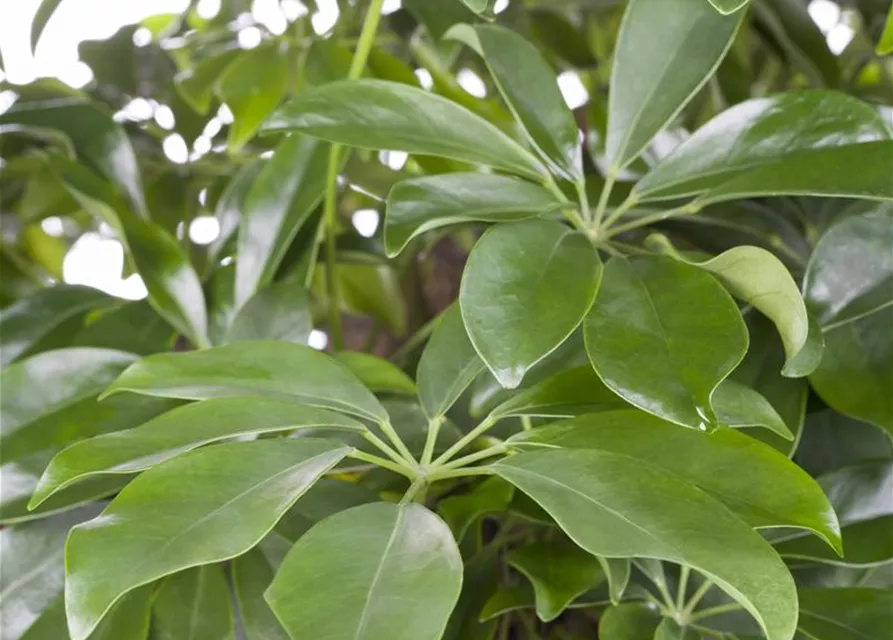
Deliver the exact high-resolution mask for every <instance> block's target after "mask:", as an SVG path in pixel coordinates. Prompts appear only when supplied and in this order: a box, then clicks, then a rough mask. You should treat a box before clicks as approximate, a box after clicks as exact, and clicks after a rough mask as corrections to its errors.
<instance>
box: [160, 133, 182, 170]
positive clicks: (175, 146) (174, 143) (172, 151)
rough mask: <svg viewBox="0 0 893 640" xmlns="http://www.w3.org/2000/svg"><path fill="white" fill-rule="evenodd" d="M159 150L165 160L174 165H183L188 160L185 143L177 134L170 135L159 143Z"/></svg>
mask: <svg viewBox="0 0 893 640" xmlns="http://www.w3.org/2000/svg"><path fill="white" fill-rule="evenodd" d="M161 149H162V150H163V151H164V155H166V156H167V159H168V160H170V161H171V162H173V163H175V164H183V163H185V162H186V161H187V160H189V149H188V148H187V147H186V141H185V140H184V139H183V136H181V135H180V134H179V133H172V134H171V135H169V136H168V137H166V138H165V139H164V141H163V142H162V143H161Z"/></svg>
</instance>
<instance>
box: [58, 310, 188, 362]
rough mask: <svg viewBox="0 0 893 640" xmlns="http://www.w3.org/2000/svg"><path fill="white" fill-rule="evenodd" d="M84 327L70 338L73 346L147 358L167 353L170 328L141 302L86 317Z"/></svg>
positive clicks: (169, 344)
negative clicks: (108, 350) (110, 350)
mask: <svg viewBox="0 0 893 640" xmlns="http://www.w3.org/2000/svg"><path fill="white" fill-rule="evenodd" d="M86 325H87V326H85V327H84V328H83V329H81V330H80V331H79V332H78V333H77V334H76V335H75V336H74V338H72V345H71V346H76V347H102V348H105V349H118V350H121V351H124V350H126V351H130V352H131V353H136V354H139V355H149V354H150V353H157V352H159V351H168V350H169V349H170V348H171V346H172V344H173V342H174V330H173V328H172V327H171V326H170V325H169V324H168V323H167V322H166V321H165V320H164V318H162V317H161V316H160V315H159V314H158V313H157V312H156V311H155V310H154V309H153V308H152V307H151V305H150V304H149V303H148V302H146V301H145V300H143V301H140V302H129V303H127V304H124V305H122V306H120V307H117V308H115V309H109V310H104V311H102V312H101V313H100V314H99V315H98V316H97V315H96V314H90V315H89V316H88V317H87V318H86Z"/></svg>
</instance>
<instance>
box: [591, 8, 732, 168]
mask: <svg viewBox="0 0 893 640" xmlns="http://www.w3.org/2000/svg"><path fill="white" fill-rule="evenodd" d="M744 13H745V12H744V11H739V12H737V13H736V14H735V15H730V16H725V15H722V14H721V13H718V12H717V11H715V10H714V9H713V7H711V6H710V5H709V4H708V3H707V2H706V1H705V0H631V2H630V3H629V4H628V6H627V8H626V13H625V14H624V16H623V23H622V25H621V27H620V35H619V41H618V43H617V49H616V51H615V53H614V64H613V67H612V70H611V91H610V95H609V102H608V137H607V142H606V154H607V159H608V162H609V163H610V165H611V172H612V173H615V174H616V172H618V171H619V170H620V169H622V168H623V167H625V166H626V165H628V164H629V163H630V162H632V161H633V160H634V159H635V158H636V157H637V156H638V155H639V154H640V153H641V152H642V150H643V149H644V148H645V146H646V145H647V144H648V143H649V142H650V141H651V139H652V138H653V137H654V136H655V135H656V134H657V133H658V132H659V131H660V130H661V129H663V128H664V127H665V126H666V125H667V124H669V123H670V122H671V121H672V120H673V118H675V117H676V115H677V114H678V113H679V112H680V111H681V110H682V109H683V107H685V105H686V103H688V101H689V100H691V98H692V96H694V95H695V93H697V91H698V90H699V89H700V88H701V87H702V86H703V85H704V83H705V82H707V80H708V79H709V78H710V76H711V75H712V74H713V72H714V71H715V70H716V68H717V67H718V66H719V63H720V62H721V61H722V59H723V57H724V56H725V54H726V51H728V49H729V47H730V46H731V44H732V41H733V40H734V38H735V34H736V32H737V31H738V27H739V25H740V24H741V20H742V18H743V16H744Z"/></svg>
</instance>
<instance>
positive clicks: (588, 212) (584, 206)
mask: <svg viewBox="0 0 893 640" xmlns="http://www.w3.org/2000/svg"><path fill="white" fill-rule="evenodd" d="M574 188H575V189H576V190H577V200H579V201H580V211H581V212H582V214H583V219H584V220H585V221H587V222H592V209H590V208H589V195H588V194H587V193H586V181H585V180H579V181H578V182H575V183H574Z"/></svg>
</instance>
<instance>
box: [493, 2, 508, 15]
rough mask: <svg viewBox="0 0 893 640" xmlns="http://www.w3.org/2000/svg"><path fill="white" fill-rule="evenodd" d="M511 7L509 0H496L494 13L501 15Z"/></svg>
mask: <svg viewBox="0 0 893 640" xmlns="http://www.w3.org/2000/svg"><path fill="white" fill-rule="evenodd" d="M508 8H509V0H496V2H494V3H493V13H495V14H497V15H499V14H500V13H502V12H503V11H505V10H506V9H508Z"/></svg>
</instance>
